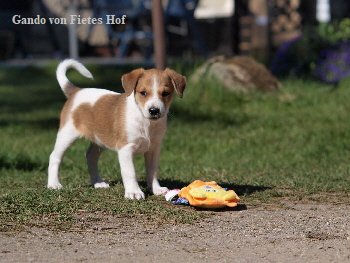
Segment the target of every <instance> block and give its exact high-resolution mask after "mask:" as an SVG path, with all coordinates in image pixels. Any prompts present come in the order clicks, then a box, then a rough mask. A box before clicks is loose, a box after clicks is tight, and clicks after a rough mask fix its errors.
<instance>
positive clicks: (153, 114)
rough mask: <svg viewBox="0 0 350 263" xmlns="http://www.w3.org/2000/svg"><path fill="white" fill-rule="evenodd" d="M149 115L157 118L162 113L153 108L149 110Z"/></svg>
mask: <svg viewBox="0 0 350 263" xmlns="http://www.w3.org/2000/svg"><path fill="white" fill-rule="evenodd" d="M148 112H149V114H151V115H152V116H157V115H159V113H160V110H159V109H158V108H155V107H152V108H150V109H149V110H148Z"/></svg>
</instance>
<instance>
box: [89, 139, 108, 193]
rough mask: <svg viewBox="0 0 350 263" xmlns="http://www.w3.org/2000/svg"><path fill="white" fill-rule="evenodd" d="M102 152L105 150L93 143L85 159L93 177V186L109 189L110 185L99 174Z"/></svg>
mask: <svg viewBox="0 0 350 263" xmlns="http://www.w3.org/2000/svg"><path fill="white" fill-rule="evenodd" d="M102 151H103V148H101V147H100V146H98V145H97V144H95V143H93V142H91V143H90V146H89V148H88V149H87V150H86V152H85V158H86V162H87V165H88V170H89V174H90V177H91V184H92V185H93V186H94V187H95V188H109V184H108V183H106V182H105V181H103V180H102V178H101V177H100V175H99V173H98V160H99V158H100V156H101V153H102Z"/></svg>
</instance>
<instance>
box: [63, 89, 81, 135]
mask: <svg viewBox="0 0 350 263" xmlns="http://www.w3.org/2000/svg"><path fill="white" fill-rule="evenodd" d="M79 90H80V89H79V88H76V89H75V90H74V92H73V93H70V94H69V99H68V100H67V101H66V103H65V104H64V106H63V109H62V111H61V115H60V128H59V130H60V129H62V127H63V126H64V125H65V124H66V122H67V120H68V117H69V113H70V111H71V109H72V106H73V102H74V97H75V94H76V93H77V92H78V91H79Z"/></svg>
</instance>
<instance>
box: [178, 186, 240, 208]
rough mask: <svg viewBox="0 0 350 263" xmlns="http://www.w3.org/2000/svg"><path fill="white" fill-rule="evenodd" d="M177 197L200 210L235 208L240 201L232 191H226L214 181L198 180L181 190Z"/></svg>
mask: <svg viewBox="0 0 350 263" xmlns="http://www.w3.org/2000/svg"><path fill="white" fill-rule="evenodd" d="M178 196H179V197H181V198H184V199H187V200H188V202H189V203H190V205H193V206H197V207H202V208H222V207H225V206H229V207H235V206H237V203H238V202H239V200H240V199H239V197H238V195H237V194H236V193H235V192H234V191H233V190H228V191H226V190H225V189H223V188H222V187H221V186H219V185H218V184H217V183H216V182H215V181H211V182H203V181H200V180H196V181H194V182H193V183H191V184H190V185H188V186H187V187H184V188H182V189H181V191H180V192H179V193H178Z"/></svg>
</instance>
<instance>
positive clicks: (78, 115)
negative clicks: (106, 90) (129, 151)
mask: <svg viewBox="0 0 350 263" xmlns="http://www.w3.org/2000/svg"><path fill="white" fill-rule="evenodd" d="M125 107H126V96H125V95H124V94H121V95H118V94H115V95H114V94H109V95H104V96H102V97H101V98H100V99H99V100H98V101H96V103H95V104H94V105H93V106H91V105H90V104H89V103H82V104H81V105H79V106H78V107H77V109H76V110H75V111H74V112H73V122H74V126H75V127H76V128H77V130H78V131H79V133H80V134H81V135H82V136H84V137H86V138H88V139H89V140H91V141H93V142H94V143H96V144H98V140H100V141H101V142H102V143H103V144H104V145H105V146H107V147H108V148H110V149H116V148H117V149H120V148H122V147H123V146H125V145H126V144H127V134H126V130H125V126H126V119H125V110H126V109H125ZM95 136H97V138H98V139H96V137H95Z"/></svg>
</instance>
